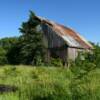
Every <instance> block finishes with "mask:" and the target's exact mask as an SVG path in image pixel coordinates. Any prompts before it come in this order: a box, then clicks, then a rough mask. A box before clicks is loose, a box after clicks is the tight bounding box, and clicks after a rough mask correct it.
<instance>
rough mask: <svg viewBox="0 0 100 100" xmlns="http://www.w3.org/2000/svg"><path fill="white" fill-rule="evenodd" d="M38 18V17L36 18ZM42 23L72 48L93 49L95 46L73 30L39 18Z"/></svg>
mask: <svg viewBox="0 0 100 100" xmlns="http://www.w3.org/2000/svg"><path fill="white" fill-rule="evenodd" d="M36 17H37V16H36ZM37 18H38V19H39V20H41V22H42V23H45V24H48V25H49V26H50V27H51V28H52V30H53V31H55V33H56V34H58V35H59V36H60V37H61V38H62V39H63V40H64V41H65V42H66V43H67V44H68V45H69V46H70V47H78V48H86V49H93V46H92V45H91V44H90V43H89V42H88V41H87V40H85V39H84V38H83V37H82V36H81V35H79V34H78V33H77V32H75V31H74V30H72V29H71V28H68V27H65V26H63V25H60V24H57V23H55V22H53V21H49V20H47V19H45V18H42V17H37Z"/></svg>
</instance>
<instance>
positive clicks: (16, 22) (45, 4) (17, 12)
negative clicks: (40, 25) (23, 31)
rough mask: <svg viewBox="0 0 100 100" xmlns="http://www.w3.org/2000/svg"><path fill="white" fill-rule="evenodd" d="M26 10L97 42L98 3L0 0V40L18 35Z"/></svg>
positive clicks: (99, 32)
mask: <svg viewBox="0 0 100 100" xmlns="http://www.w3.org/2000/svg"><path fill="white" fill-rule="evenodd" d="M29 10H33V11H34V12H35V13H36V14H37V15H39V16H42V17H46V18H48V19H50V20H53V21H56V22H58V23H61V24H64V25H66V26H69V27H71V28H72V29H74V30H75V31H76V32H79V33H80V34H82V35H83V36H84V37H85V38H86V39H88V40H90V41H93V42H100V0H0V38H2V37H10V36H18V35H20V33H19V30H18V28H19V27H20V25H21V23H22V22H23V21H26V20H27V19H28V15H29Z"/></svg>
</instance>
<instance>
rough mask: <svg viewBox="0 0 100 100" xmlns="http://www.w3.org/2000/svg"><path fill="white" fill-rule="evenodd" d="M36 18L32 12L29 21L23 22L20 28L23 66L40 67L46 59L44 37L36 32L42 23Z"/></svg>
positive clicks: (20, 53) (20, 54)
mask: <svg viewBox="0 0 100 100" xmlns="http://www.w3.org/2000/svg"><path fill="white" fill-rule="evenodd" d="M34 16H35V14H34V13H33V12H31V13H30V17H29V19H28V21H27V22H23V23H22V26H21V28H20V32H21V33H22V36H21V37H20V39H21V41H20V42H21V43H20V44H21V46H19V47H20V52H19V57H20V63H22V64H32V65H38V64H40V63H42V62H43V59H44V51H45V50H44V48H45V47H44V45H43V40H42V39H43V36H42V33H41V32H38V31H37V30H36V27H37V25H39V24H40V22H39V21H37V20H35V17H34ZM20 44H19V45H20Z"/></svg>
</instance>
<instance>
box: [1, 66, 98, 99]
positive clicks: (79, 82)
mask: <svg viewBox="0 0 100 100" xmlns="http://www.w3.org/2000/svg"><path fill="white" fill-rule="evenodd" d="M99 77H100V69H95V70H93V71H92V72H90V73H89V74H88V75H86V76H84V77H82V78H81V79H76V77H75V75H74V74H73V72H72V71H71V70H70V69H65V68H56V67H31V66H5V67H1V68H0V84H5V85H11V86H16V87H18V90H17V91H16V92H11V93H10V92H9V93H2V94H0V100H99V99H100V78H99Z"/></svg>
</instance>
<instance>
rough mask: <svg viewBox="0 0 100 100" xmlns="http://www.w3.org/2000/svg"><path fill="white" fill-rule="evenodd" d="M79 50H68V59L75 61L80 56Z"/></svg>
mask: <svg viewBox="0 0 100 100" xmlns="http://www.w3.org/2000/svg"><path fill="white" fill-rule="evenodd" d="M78 51H79V49H77V48H68V59H69V60H75V59H76V58H77V56H78Z"/></svg>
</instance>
